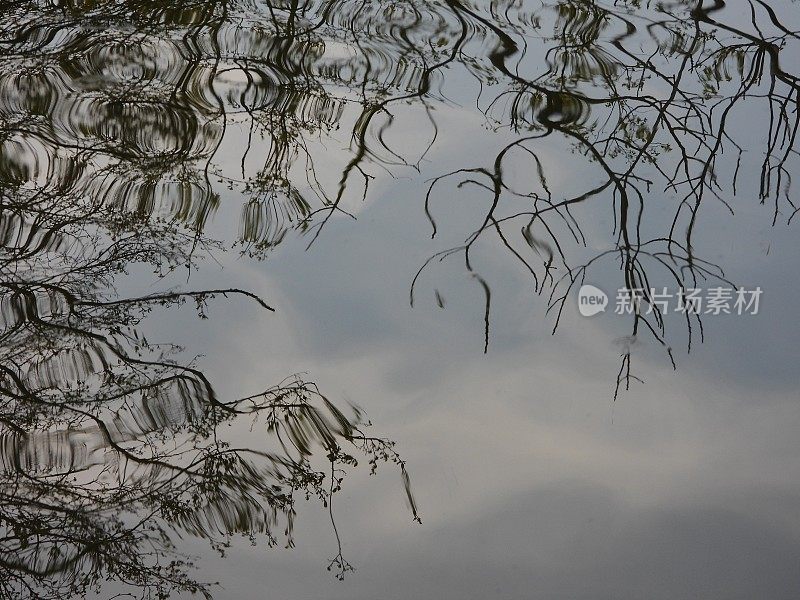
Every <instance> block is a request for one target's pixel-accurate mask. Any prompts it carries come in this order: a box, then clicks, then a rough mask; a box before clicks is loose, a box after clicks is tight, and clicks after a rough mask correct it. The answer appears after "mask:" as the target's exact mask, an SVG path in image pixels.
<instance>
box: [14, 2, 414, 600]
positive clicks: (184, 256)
mask: <svg viewBox="0 0 800 600" xmlns="http://www.w3.org/2000/svg"><path fill="white" fill-rule="evenodd" d="M262 8H265V7H262ZM245 9H248V7H245V6H238V7H236V10H238V11H240V14H239V15H238V17H236V18H234V15H232V14H231V11H232V10H234V7H233V6H230V5H228V4H226V3H217V4H214V3H205V2H204V3H198V4H196V5H191V4H185V5H183V6H181V7H180V8H178V9H175V8H168V7H167V6H166V3H160V2H159V3H138V2H132V3H118V4H113V3H96V4H95V3H76V4H59V5H45V4H35V3H27V4H25V5H16V6H14V7H13V8H10V7H8V6H6V7H5V8H4V10H5V11H6V14H5V15H4V18H3V20H2V22H3V25H2V27H3V31H2V37H1V39H2V44H3V45H2V48H3V52H2V56H1V57H0V60H1V61H2V69H0V73H1V74H0V182H1V184H2V189H1V191H0V194H2V195H1V196H0V203H1V204H0V238H2V254H1V255H0V335H1V336H2V347H0V394H1V396H0V423H1V424H2V429H0V490H1V491H0V571H1V572H2V576H0V595H2V596H3V597H15V598H16V597H19V598H67V597H76V596H81V595H83V594H85V593H86V592H87V591H90V590H93V589H96V588H97V587H98V586H100V585H101V584H103V583H104V582H107V581H112V582H115V583H116V584H118V585H121V586H122V587H123V588H124V589H125V590H126V591H127V592H130V593H132V594H135V595H136V596H140V597H159V598H166V597H170V595H171V594H173V593H178V592H200V593H203V594H208V593H209V587H208V585H207V584H206V583H205V582H203V581H202V580H198V579H196V577H195V575H194V574H193V573H192V571H191V569H190V568H189V567H190V566H191V562H190V560H189V559H188V558H186V557H183V556H181V555H180V554H179V553H178V550H177V549H176V548H175V547H174V546H173V540H175V538H176V537H179V536H181V535H183V534H186V533H188V534H193V535H196V536H199V537H203V538H207V539H208V540H209V542H210V543H211V545H212V546H213V547H215V548H217V549H218V550H220V551H221V552H222V551H223V550H224V548H225V547H226V545H227V544H228V543H229V541H228V540H229V539H230V537H231V536H233V535H245V536H248V537H250V538H252V539H253V540H256V539H260V538H266V539H267V540H268V541H269V543H270V544H277V543H285V544H288V545H291V544H292V526H293V520H294V516H295V502H296V499H297V498H301V499H316V500H318V501H319V502H320V503H322V504H323V505H324V506H325V507H327V509H328V510H329V511H330V518H331V521H332V528H333V534H334V535H335V538H336V539H337V540H338V532H337V530H336V527H335V524H334V523H333V518H334V513H333V510H332V505H331V502H332V497H333V495H334V494H335V493H336V492H337V491H338V490H339V487H340V485H341V484H342V481H343V478H344V476H345V474H346V472H347V471H348V470H349V469H350V468H351V467H355V466H356V464H357V462H358V461H359V460H366V461H367V462H368V463H369V464H370V465H371V468H372V469H373V470H374V469H375V468H376V467H377V465H378V463H380V462H391V463H394V464H395V465H397V466H398V468H399V469H400V472H401V474H402V478H403V482H404V485H405V489H406V493H407V495H408V500H409V502H410V504H411V508H412V512H413V514H414V516H415V517H416V508H415V507H414V502H413V499H412V498H411V495H410V487H409V482H408V476H407V474H406V471H405V466H404V463H403V461H402V460H401V459H400V457H399V455H398V454H397V453H396V452H395V450H394V448H393V443H392V442H391V441H389V440H387V439H384V438H379V437H374V436H370V435H367V434H366V433H365V431H364V429H362V428H363V427H364V426H365V425H367V423H366V422H365V421H364V419H363V418H362V415H361V414H360V413H359V412H358V411H356V412H355V413H354V415H352V416H347V415H345V414H344V413H342V412H341V411H340V410H339V409H337V408H336V407H335V406H334V405H333V404H331V403H330V402H329V401H328V400H327V399H326V398H325V397H324V396H322V394H320V392H319V391H318V390H317V389H316V387H315V386H314V385H313V384H310V383H307V382H305V381H302V380H300V379H290V380H287V381H285V382H283V383H282V384H280V385H278V386H275V387H273V388H270V389H268V390H265V391H263V392H261V393H259V394H256V395H253V396H249V397H244V398H239V399H222V398H219V397H217V395H216V394H215V392H214V389H213V387H212V385H211V383H210V382H209V381H208V380H207V379H206V377H205V375H204V374H203V372H202V371H201V370H199V369H198V368H196V367H195V366H194V364H192V363H185V362H181V361H180V354H179V352H178V350H179V349H178V348H172V347H165V346H163V345H153V344H150V343H149V342H148V341H147V339H145V338H144V337H143V336H142V334H141V333H140V330H139V325H140V323H141V320H142V319H143V318H144V317H145V316H146V315H147V314H148V313H149V312H151V311H153V310H154V309H156V308H159V307H167V306H170V305H177V304H184V303H194V304H196V307H197V310H198V312H199V314H200V316H201V317H203V316H205V313H204V308H205V305H206V303H207V302H208V301H210V300H211V299H212V298H227V301H228V302H231V303H233V302H240V301H242V300H244V301H249V302H253V303H255V304H257V305H260V306H261V307H262V308H263V309H264V310H271V308H270V307H269V306H268V305H267V304H266V303H265V302H264V301H263V300H261V299H260V298H258V297H256V296H254V295H253V294H251V293H249V292H247V291H245V290H238V289H220V290H200V291H176V292H171V293H163V294H154V295H148V296H143V297H125V296H119V295H117V293H116V291H115V287H114V286H115V282H116V280H117V278H118V277H119V276H121V275H124V274H125V273H126V272H127V271H129V270H131V269H135V270H141V269H142V268H143V267H149V268H150V269H152V271H153V272H154V274H155V276H156V277H161V276H164V275H166V274H168V273H170V272H172V271H174V270H176V269H187V268H191V266H192V265H193V264H194V263H195V262H196V261H197V260H199V259H201V258H202V257H203V255H204V253H205V251H206V250H207V249H209V248H210V247H212V246H214V245H215V244H214V242H212V241H210V240H209V239H207V237H205V236H204V234H203V229H204V227H205V226H206V224H207V221H208V219H209V216H210V215H211V214H212V213H213V212H214V211H215V210H216V209H217V208H218V206H219V202H220V194H219V192H218V191H217V190H215V184H216V183H218V181H217V179H219V178H217V179H215V166H214V164H213V159H214V157H215V155H216V154H217V152H218V150H219V147H220V144H221V141H222V139H223V136H224V132H225V129H226V126H228V124H229V120H230V119H233V118H234V115H236V114H244V115H250V118H252V120H253V123H254V125H253V126H254V127H255V123H256V121H257V118H256V116H255V115H254V111H256V110H260V109H262V108H264V107H265V106H268V107H270V111H271V112H270V115H271V116H269V117H266V116H264V114H261V115H259V118H261V119H263V121H262V122H260V123H259V125H258V126H259V127H262V128H264V131H267V132H268V139H269V142H270V145H269V148H270V149H269V153H268V155H267V156H266V158H265V165H266V166H265V167H264V168H263V169H262V170H261V171H259V173H258V174H257V175H256V176H255V177H253V178H251V179H250V180H249V181H248V182H247V188H248V189H249V190H250V192H251V195H252V199H251V200H249V201H248V203H247V204H246V206H245V208H244V211H243V214H244V218H243V225H242V241H243V242H246V243H247V244H250V245H251V246H252V247H253V248H254V249H256V250H261V249H265V248H268V247H270V246H272V245H274V244H276V243H278V242H279V241H280V239H281V237H282V236H283V235H284V231H285V226H286V225H285V224H286V223H288V222H292V221H293V222H297V221H298V220H301V219H303V218H305V217H306V216H308V214H309V212H310V210H309V204H308V201H307V200H306V199H305V198H304V197H303V195H302V194H301V193H300V192H299V191H298V190H297V188H296V187H295V186H294V185H293V184H291V183H290V177H289V175H288V170H289V169H290V168H291V165H292V163H293V162H294V161H295V160H296V159H297V156H298V154H299V153H301V152H302V144H303V140H302V133H300V132H301V131H313V130H315V129H319V128H323V127H330V126H331V125H332V123H333V122H334V121H335V120H336V118H337V117H338V114H339V112H340V107H339V106H338V104H337V101H335V100H332V99H330V98H329V97H327V96H326V95H325V94H324V93H323V92H321V91H320V90H319V85H318V84H316V83H313V80H312V78H310V77H309V78H307V80H306V81H305V82H302V80H303V78H304V73H305V72H306V71H307V70H308V65H309V64H311V63H313V61H314V60H315V59H316V58H318V57H319V54H320V52H321V47H320V46H319V44H318V43H317V42H315V41H314V33H313V30H309V31H304V32H299V31H298V22H297V21H298V20H300V14H299V11H298V10H297V9H296V7H295V8H294V9H290V10H289V11H288V14H289V17H287V18H284V17H283V16H282V17H280V18H279V17H278V16H277V15H275V17H274V18H275V20H274V22H272V26H273V27H274V28H279V29H280V31H285V32H287V33H286V35H285V36H284V35H283V34H278V32H277V29H272V28H271V27H270V26H268V23H265V24H264V26H263V27H262V26H255V25H253V24H252V23H249V22H248V23H244V24H243V22H242V20H241V17H242V16H243V15H244V13H242V12H241V11H244V10H245ZM293 11H294V12H293ZM282 12H283V11H282ZM287 19H288V20H287ZM304 27H305V26H303V27H301V29H303V28H304ZM248 57H250V58H248ZM256 57H258V58H256ZM294 57H297V59H295V58H294ZM291 81H296V84H284V83H281V82H291ZM278 117H280V118H278ZM137 272H138V271H137ZM240 421H244V422H245V429H247V427H248V426H249V427H250V428H251V431H253V432H255V433H254V435H255V437H256V442H255V443H252V444H243V443H242V441H241V440H240V439H230V433H228V431H229V430H228V429H227V426H229V425H232V424H233V423H235V422H240ZM256 434H257V435H256ZM339 547H340V550H341V544H340V545H339ZM330 569H331V570H333V571H334V572H335V573H336V574H337V575H338V576H339V577H341V576H343V574H344V573H345V572H346V571H348V570H350V569H351V566H350V565H349V563H348V562H347V561H346V559H345V558H344V556H343V555H342V554H341V551H340V552H339V554H338V555H337V556H336V557H334V558H333V559H332V560H331V564H330Z"/></svg>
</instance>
